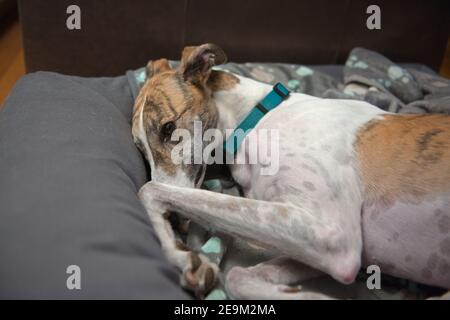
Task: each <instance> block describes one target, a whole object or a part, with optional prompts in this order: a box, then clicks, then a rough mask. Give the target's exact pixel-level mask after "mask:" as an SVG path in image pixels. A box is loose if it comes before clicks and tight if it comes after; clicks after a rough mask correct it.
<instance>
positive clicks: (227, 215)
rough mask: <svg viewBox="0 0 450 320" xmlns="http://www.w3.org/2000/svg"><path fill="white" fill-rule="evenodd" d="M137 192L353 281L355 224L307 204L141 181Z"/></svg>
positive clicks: (357, 247)
mask: <svg viewBox="0 0 450 320" xmlns="http://www.w3.org/2000/svg"><path fill="white" fill-rule="evenodd" d="M139 194H140V197H141V198H142V199H145V198H147V197H150V198H152V199H153V201H157V202H158V203H160V204H162V205H163V206H164V207H166V208H168V209H169V210H172V211H177V212H179V213H181V214H183V215H184V216H186V217H187V218H190V219H192V220H194V221H196V222H197V223H199V224H202V225H204V226H207V227H211V228H213V229H217V230H219V231H224V232H227V233H229V234H232V235H236V236H240V237H244V238H247V239H251V240H255V241H257V242H260V243H262V244H263V245H265V246H267V247H271V248H275V249H277V250H279V251H280V252H282V253H284V254H286V255H288V256H289V257H292V258H293V259H296V260H298V261H300V262H303V263H305V264H307V265H309V266H311V267H313V268H315V269H319V270H321V271H323V272H325V273H327V274H330V275H331V276H332V277H334V278H335V279H336V280H338V281H340V282H343V283H350V282H353V280H354V278H355V277H356V274H357V273H358V271H359V267H360V263H361V247H362V239H361V235H360V230H354V229H355V228H354V226H353V225H351V224H346V223H345V221H344V222H342V221H341V220H336V221H335V220H333V219H331V220H330V219H329V218H326V219H325V218H322V217H321V215H319V214H316V213H315V212H314V210H313V209H311V208H308V207H299V206H294V205H292V204H286V203H279V202H267V201H259V200H254V199H247V198H240V197H234V196H229V195H225V194H220V193H215V192H210V191H206V190H200V189H193V188H182V187H176V186H172V185H166V184H161V183H156V182H149V183H147V184H146V185H145V186H144V187H142V188H141V190H140V191H139Z"/></svg>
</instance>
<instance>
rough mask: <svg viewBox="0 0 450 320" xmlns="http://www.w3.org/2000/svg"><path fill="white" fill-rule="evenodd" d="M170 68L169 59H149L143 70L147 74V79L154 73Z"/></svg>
mask: <svg viewBox="0 0 450 320" xmlns="http://www.w3.org/2000/svg"><path fill="white" fill-rule="evenodd" d="M170 69H171V68H170V65H169V61H167V59H158V60H150V61H149V62H148V63H147V66H146V68H145V72H146V74H147V79H150V78H151V77H153V76H154V75H156V74H158V73H160V72H164V71H169V70H170Z"/></svg>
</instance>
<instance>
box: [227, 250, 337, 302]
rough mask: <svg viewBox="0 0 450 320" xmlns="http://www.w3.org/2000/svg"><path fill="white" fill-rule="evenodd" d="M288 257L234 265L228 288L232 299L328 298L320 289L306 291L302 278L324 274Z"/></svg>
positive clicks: (229, 275) (228, 275) (229, 276)
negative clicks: (245, 264)
mask: <svg viewBox="0 0 450 320" xmlns="http://www.w3.org/2000/svg"><path fill="white" fill-rule="evenodd" d="M323 275H324V273H322V272H320V271H318V270H315V269H312V268H310V267H308V266H306V265H304V264H302V263H300V262H298V261H295V260H292V259H290V258H287V257H279V258H276V259H273V260H270V261H267V262H263V263H260V264H258V265H256V266H253V267H248V268H242V267H234V268H232V269H231V270H230V271H229V272H228V274H227V277H226V283H225V285H226V290H227V293H228V294H229V295H230V297H231V298H233V299H252V300H254V299H257V300H259V299H261V300H265V299H280V300H311V299H313V300H324V299H325V300H328V299H332V298H331V297H329V296H326V295H324V294H321V293H315V292H307V291H303V290H302V288H301V285H299V283H301V282H302V281H305V280H308V279H312V278H316V277H319V276H323Z"/></svg>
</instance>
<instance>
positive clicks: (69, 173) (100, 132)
mask: <svg viewBox="0 0 450 320" xmlns="http://www.w3.org/2000/svg"><path fill="white" fill-rule="evenodd" d="M132 106H133V99H132V96H131V93H130V89H129V85H128V80H127V78H126V77H125V76H123V77H118V78H92V79H88V78H79V77H69V76H62V75H58V74H55V73H47V72H38V73H35V74H30V75H27V76H25V77H24V78H22V79H21V80H20V81H19V83H18V84H17V85H16V87H15V89H14V90H13V92H12V93H11V95H10V96H9V98H8V99H7V101H6V103H5V105H4V109H3V110H2V111H1V113H0V220H1V223H0V260H1V263H0V299H36V298H38V299H45V298H56V299H60V298H62V299H72V298H75V299H90V298H95V299H127V298H132V299H184V298H188V295H187V294H186V293H185V292H184V291H183V290H182V289H181V288H180V287H179V285H178V275H177V273H176V271H175V270H174V269H173V268H172V267H171V266H170V265H169V264H168V262H167V261H166V259H165V258H164V257H163V254H162V252H161V250H160V246H159V243H158V240H157V239H156V236H155V235H154V233H153V230H152V228H151V226H150V222H149V220H148V218H147V214H146V212H145V210H144V208H143V207H142V206H141V204H140V202H139V200H138V198H137V196H136V193H137V190H138V189H139V188H140V186H141V185H142V184H144V183H145V181H146V171H145V166H144V162H143V160H142V157H141V155H140V154H139V152H138V151H137V149H136V148H135V146H134V144H133V140H132V137H131V128H130V119H131V112H132ZM70 265H77V266H79V267H80V270H81V278H80V280H81V282H80V283H81V289H80V290H77V289H73V290H69V289H68V288H67V285H66V281H67V279H68V278H69V276H70V275H71V274H67V273H66V271H67V268H68V266H70Z"/></svg>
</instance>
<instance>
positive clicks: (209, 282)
mask: <svg viewBox="0 0 450 320" xmlns="http://www.w3.org/2000/svg"><path fill="white" fill-rule="evenodd" d="M215 278H216V277H215V274H214V270H213V268H208V269H206V272H205V288H206V289H209V288H212V286H213V285H214V283H215V280H216V279H215Z"/></svg>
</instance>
